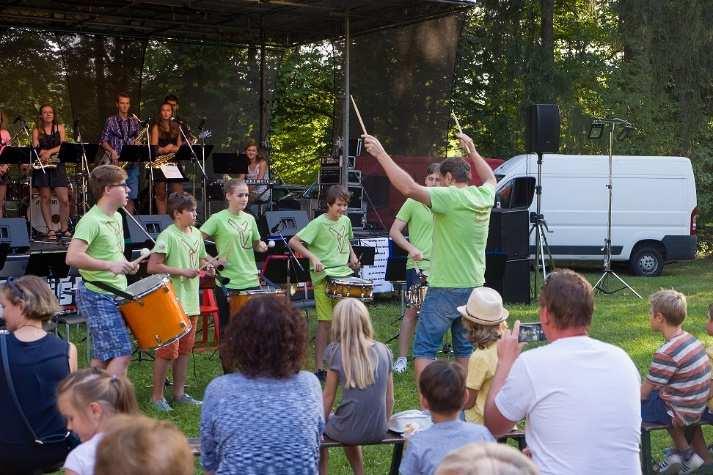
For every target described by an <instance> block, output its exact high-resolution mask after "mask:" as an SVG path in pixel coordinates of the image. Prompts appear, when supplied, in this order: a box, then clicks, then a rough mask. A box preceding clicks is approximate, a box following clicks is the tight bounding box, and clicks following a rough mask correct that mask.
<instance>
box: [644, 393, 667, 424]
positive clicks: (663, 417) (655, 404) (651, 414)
mask: <svg viewBox="0 0 713 475" xmlns="http://www.w3.org/2000/svg"><path fill="white" fill-rule="evenodd" d="M669 412H671V409H669V408H668V407H667V406H666V403H664V402H663V399H661V398H660V397H659V392H658V391H651V393H649V397H648V398H646V400H644V401H641V422H648V423H651V424H662V425H667V426H670V425H671V423H672V420H671V419H672V417H671V414H669Z"/></svg>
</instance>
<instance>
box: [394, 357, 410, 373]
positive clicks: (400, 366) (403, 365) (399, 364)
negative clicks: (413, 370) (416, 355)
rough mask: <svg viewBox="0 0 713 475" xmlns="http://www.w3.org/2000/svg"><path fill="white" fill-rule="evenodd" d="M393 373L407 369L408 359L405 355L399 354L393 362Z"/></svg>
mask: <svg viewBox="0 0 713 475" xmlns="http://www.w3.org/2000/svg"><path fill="white" fill-rule="evenodd" d="M392 369H393V370H394V373H396V374H401V373H403V372H405V371H406V370H407V369H408V360H407V359H406V357H405V356H399V357H398V358H396V361H395V362H394V367H393V368H392Z"/></svg>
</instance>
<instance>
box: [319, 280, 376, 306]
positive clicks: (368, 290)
mask: <svg viewBox="0 0 713 475" xmlns="http://www.w3.org/2000/svg"><path fill="white" fill-rule="evenodd" d="M373 292H374V283H373V282H372V281H370V280H364V279H360V278H358V277H327V295H328V296H330V297H331V298H333V299H343V298H347V297H352V298H355V299H359V300H361V301H362V302H371V301H372V300H373V297H374V295H373Z"/></svg>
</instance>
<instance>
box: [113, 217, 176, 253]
mask: <svg viewBox="0 0 713 475" xmlns="http://www.w3.org/2000/svg"><path fill="white" fill-rule="evenodd" d="M123 218H124V223H125V225H126V228H125V229H126V231H128V232H125V233H124V237H126V238H127V242H126V244H127V245H128V247H129V248H135V247H153V243H152V242H151V240H150V239H149V238H148V236H146V233H145V232H144V231H142V230H141V229H140V228H139V227H138V226H137V225H136V223H135V222H134V220H133V219H131V218H127V217H126V216H123ZM134 218H136V220H137V221H138V222H139V223H141V227H142V228H143V229H144V230H146V232H148V233H149V234H150V235H151V237H152V238H153V239H154V240H155V239H156V238H157V237H158V235H159V234H161V231H163V230H164V229H166V228H167V227H169V226H170V225H171V224H173V220H171V218H170V217H169V216H168V215H167V214H135V215H134Z"/></svg>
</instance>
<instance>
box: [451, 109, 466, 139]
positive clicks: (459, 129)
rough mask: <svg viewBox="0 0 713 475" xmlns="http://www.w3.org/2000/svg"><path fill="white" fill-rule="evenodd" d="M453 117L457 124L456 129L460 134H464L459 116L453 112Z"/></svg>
mask: <svg viewBox="0 0 713 475" xmlns="http://www.w3.org/2000/svg"><path fill="white" fill-rule="evenodd" d="M451 117H453V120H454V121H455V122H456V127H457V128H458V133H459V134H462V133H463V129H461V128H460V122H458V116H457V115H456V113H455V112H453V111H451Z"/></svg>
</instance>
